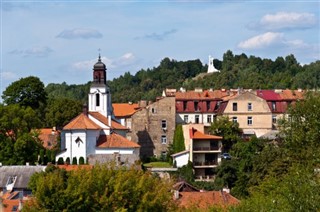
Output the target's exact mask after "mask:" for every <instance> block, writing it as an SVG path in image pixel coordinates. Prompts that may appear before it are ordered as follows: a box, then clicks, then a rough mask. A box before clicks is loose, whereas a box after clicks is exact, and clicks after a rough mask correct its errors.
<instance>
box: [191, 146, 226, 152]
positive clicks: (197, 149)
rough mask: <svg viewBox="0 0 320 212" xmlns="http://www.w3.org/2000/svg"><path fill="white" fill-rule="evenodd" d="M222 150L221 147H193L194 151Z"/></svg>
mask: <svg viewBox="0 0 320 212" xmlns="http://www.w3.org/2000/svg"><path fill="white" fill-rule="evenodd" d="M218 150H220V148H219V147H215V146H211V147H209V146H208V147H201V146H199V147H198V146H195V147H193V151H218Z"/></svg>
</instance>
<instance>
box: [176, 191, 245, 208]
mask: <svg viewBox="0 0 320 212" xmlns="http://www.w3.org/2000/svg"><path fill="white" fill-rule="evenodd" d="M179 197H180V198H179V199H178V200H177V201H178V204H179V206H180V207H184V208H199V209H208V208H209V207H210V206H213V205H215V206H220V207H222V208H224V207H226V206H231V205H236V204H239V203H240V201H239V200H238V199H237V198H235V197H233V196H232V195H231V194H229V193H227V192H224V191H223V192H222V191H204V192H179Z"/></svg>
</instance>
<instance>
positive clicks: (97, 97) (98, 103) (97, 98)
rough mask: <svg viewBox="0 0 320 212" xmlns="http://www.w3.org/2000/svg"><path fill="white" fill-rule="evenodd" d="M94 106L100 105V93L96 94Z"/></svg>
mask: <svg viewBox="0 0 320 212" xmlns="http://www.w3.org/2000/svg"><path fill="white" fill-rule="evenodd" d="M96 106H100V94H98V93H97V94H96Z"/></svg>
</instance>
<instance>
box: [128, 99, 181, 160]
mask: <svg viewBox="0 0 320 212" xmlns="http://www.w3.org/2000/svg"><path fill="white" fill-rule="evenodd" d="M139 105H140V106H139V107H140V109H139V110H138V111H136V112H135V113H134V114H133V115H132V117H131V119H132V126H131V131H130V132H129V133H128V136H130V137H131V139H132V141H134V142H136V143H138V144H139V145H140V156H141V157H142V158H144V157H152V156H156V157H158V158H160V157H166V154H167V152H168V147H169V145H170V144H171V143H172V141H173V134H174V130H175V126H176V122H175V117H176V115H175V112H176V110H175V98H174V97H162V98H159V99H157V101H156V102H153V103H149V104H142V103H140V104H139Z"/></svg>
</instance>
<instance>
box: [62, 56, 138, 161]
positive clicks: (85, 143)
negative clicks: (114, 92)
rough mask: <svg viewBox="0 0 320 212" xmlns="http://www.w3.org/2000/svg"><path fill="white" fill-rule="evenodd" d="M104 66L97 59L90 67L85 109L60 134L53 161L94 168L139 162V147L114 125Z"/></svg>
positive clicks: (114, 120)
mask: <svg viewBox="0 0 320 212" xmlns="http://www.w3.org/2000/svg"><path fill="white" fill-rule="evenodd" d="M106 70H107V69H106V66H105V64H104V63H103V62H102V61H101V57H100V55H99V58H98V62H97V63H96V64H95V65H94V67H93V82H92V84H91V86H90V92H89V94H88V106H86V105H85V106H84V107H83V112H82V113H81V114H79V115H78V116H77V117H75V118H74V119H73V120H71V121H70V122H69V123H68V124H67V125H66V126H64V128H63V129H62V131H61V145H60V146H61V149H60V150H61V152H60V153H58V154H57V156H56V160H58V159H59V158H63V160H64V161H67V160H68V158H69V160H70V161H72V160H74V158H76V160H77V162H79V160H80V158H83V160H84V161H85V162H88V163H89V164H94V163H96V162H106V161H109V160H117V161H118V162H119V161H122V162H124V160H125V161H126V162H129V163H134V161H136V160H139V149H140V146H139V145H138V144H137V143H135V142H133V141H130V140H128V139H127V138H126V133H127V131H128V128H126V127H124V126H123V125H121V124H120V123H118V122H117V120H116V118H115V116H114V113H113V109H112V101H111V92H110V88H109V86H108V85H107V72H106Z"/></svg>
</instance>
